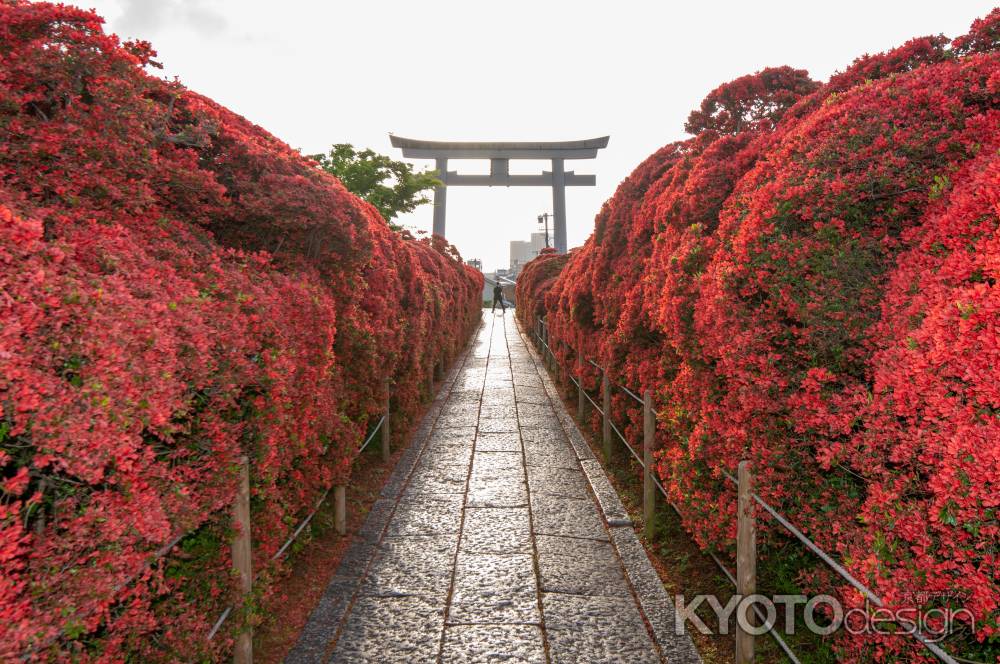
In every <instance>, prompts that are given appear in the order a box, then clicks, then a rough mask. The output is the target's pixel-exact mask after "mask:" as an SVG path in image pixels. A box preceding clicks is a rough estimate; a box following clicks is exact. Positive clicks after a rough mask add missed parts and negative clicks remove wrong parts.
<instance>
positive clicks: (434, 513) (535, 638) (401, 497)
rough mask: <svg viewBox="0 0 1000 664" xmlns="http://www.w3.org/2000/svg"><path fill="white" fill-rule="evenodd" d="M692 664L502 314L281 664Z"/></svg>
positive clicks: (487, 324)
mask: <svg viewBox="0 0 1000 664" xmlns="http://www.w3.org/2000/svg"><path fill="white" fill-rule="evenodd" d="M435 661H440V662H630V663H632V662H635V663H638V662H669V663H670V664H694V663H696V662H700V661H701V660H700V658H699V657H698V654H697V652H696V650H695V649H694V646H693V644H692V643H691V641H690V638H689V637H688V636H687V635H683V636H677V635H676V634H675V628H674V610H673V604H672V601H671V599H670V598H669V597H668V596H667V594H666V592H665V591H664V589H663V586H662V584H661V583H660V580H659V578H658V577H657V575H656V572H655V571H654V570H653V568H652V566H651V565H650V563H649V559H648V558H647V557H646V553H645V551H644V550H643V548H642V545H641V544H640V543H639V541H638V540H637V539H636V536H635V533H634V531H633V528H632V526H631V523H630V521H629V520H628V516H627V514H626V512H625V510H624V509H623V508H622V505H621V502H620V501H619V499H618V496H617V495H616V494H615V491H614V489H613V488H612V487H611V485H610V484H609V483H608V480H607V477H606V476H605V474H604V471H603V469H602V468H601V466H600V464H599V463H598V462H597V461H596V460H595V459H594V458H593V454H591V451H590V448H589V446H588V445H587V444H586V442H585V441H584V439H583V438H582V436H581V434H580V433H579V431H578V430H577V429H576V427H575V425H574V423H573V421H572V419H571V418H570V416H569V415H568V414H567V413H566V411H565V409H564V408H563V405H562V402H561V401H560V400H559V397H558V395H557V393H556V391H555V388H554V387H553V385H552V383H551V381H550V380H549V378H548V376H547V374H546V373H545V369H544V367H543V366H542V364H541V359H540V357H539V356H538V355H537V354H536V353H535V351H534V349H533V348H531V347H529V346H528V344H527V343H526V341H525V339H524V338H523V337H522V333H521V331H520V330H519V328H518V326H517V325H516V324H515V322H514V317H513V315H507V316H502V315H500V314H497V315H493V314H490V313H488V312H486V313H484V319H483V326H482V327H481V328H480V331H479V335H478V337H477V339H476V341H475V343H474V345H473V346H472V347H471V348H470V349H469V350H468V351H467V353H466V355H465V356H464V358H463V359H462V360H461V361H459V362H457V363H456V367H455V368H454V369H453V370H452V371H451V373H450V374H449V376H448V377H447V379H446V380H445V382H444V384H443V386H442V387H441V390H440V392H439V394H438V396H437V398H436V399H435V402H434V404H433V406H432V408H431V410H430V412H429V413H428V414H427V416H426V417H425V418H424V420H423V421H422V423H421V426H420V428H419V429H418V431H417V432H416V434H415V436H414V439H413V442H412V443H411V446H410V448H409V449H408V450H407V451H406V452H405V453H404V456H403V457H402V458H401V459H400V461H399V464H398V465H397V467H396V470H395V471H394V473H393V475H392V477H391V478H390V480H389V482H388V484H387V485H386V487H385V489H384V490H383V492H382V497H381V498H380V499H379V500H378V501H376V503H375V504H374V506H373V508H372V511H371V513H370V514H369V515H368V518H367V520H366V522H365V524H364V526H363V527H362V530H361V532H359V534H358V535H357V536H356V537H355V540H354V542H353V543H352V545H351V547H350V548H349V550H348V552H347V554H346V555H345V557H344V560H343V561H342V562H341V565H340V567H339V568H338V570H337V574H336V575H335V576H334V577H333V579H332V581H331V582H330V585H329V587H328V588H327V590H326V593H325V594H324V596H323V598H322V600H321V601H320V603H319V605H318V606H317V607H316V609H315V610H314V611H313V613H312V615H311V617H310V619H309V622H308V624H307V625H306V627H305V629H304V630H303V632H302V634H301V636H300V638H299V641H298V643H297V644H296V646H295V648H294V649H293V650H292V652H291V653H290V654H289V656H288V658H287V660H286V662H288V663H291V664H300V663H314V662H435Z"/></svg>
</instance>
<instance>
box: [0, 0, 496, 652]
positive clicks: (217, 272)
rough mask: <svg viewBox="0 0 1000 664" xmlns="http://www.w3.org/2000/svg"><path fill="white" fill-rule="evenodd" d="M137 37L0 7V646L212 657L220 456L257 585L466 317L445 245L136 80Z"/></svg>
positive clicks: (408, 399) (74, 13)
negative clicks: (122, 39)
mask: <svg viewBox="0 0 1000 664" xmlns="http://www.w3.org/2000/svg"><path fill="white" fill-rule="evenodd" d="M154 55H155V54H154V53H153V52H152V51H151V50H150V49H149V46H148V44H142V43H129V44H121V43H119V41H118V39H117V38H115V37H114V36H109V35H105V34H103V32H102V28H101V19H99V18H98V17H97V16H95V15H94V14H92V13H90V12H86V11H82V10H78V9H74V8H70V7H64V6H59V5H51V4H41V3H40V4H28V3H26V2H21V1H20V0H14V1H11V0H4V1H3V2H0V130H2V132H3V141H2V142H0V238H2V241H0V404H2V414H0V415H2V419H0V472H2V476H0V659H4V660H7V659H13V658H15V657H17V656H18V654H23V653H26V652H33V651H34V652H35V654H36V655H37V657H38V658H40V659H45V660H50V659H62V658H65V657H69V656H73V657H76V658H77V659H79V660H81V661H85V660H90V659H95V660H102V661H117V660H121V659H124V658H126V657H131V658H137V659H139V660H142V661H156V660H165V661H176V660H183V661H194V660H199V659H205V658H211V659H215V658H220V657H222V656H223V653H224V652H225V651H226V649H227V648H228V645H229V643H230V640H229V635H231V634H232V630H233V629H235V628H236V627H237V626H238V624H239V623H240V618H241V617H245V618H248V619H252V616H250V615H247V616H238V617H237V619H234V620H230V622H229V625H228V627H227V631H224V632H223V633H222V634H221V635H220V636H219V637H217V638H216V639H215V640H214V641H213V642H212V643H209V642H207V641H206V639H205V636H207V633H208V630H209V629H210V627H211V623H212V622H213V621H214V619H215V618H216V617H217V616H218V614H219V612H220V611H221V610H222V608H224V607H225V606H226V605H228V604H229V602H230V596H229V592H230V588H231V584H230V582H229V581H228V574H229V567H230V561H229V557H228V545H227V541H228V537H229V535H230V533H229V532H228V531H227V528H228V526H227V523H228V509H229V506H230V504H231V497H232V496H233V493H234V489H235V479H236V474H235V468H236V465H235V462H236V460H237V459H238V458H239V456H240V455H243V454H246V455H249V457H250V459H251V483H252V513H253V523H254V530H253V537H254V561H255V565H256V567H257V574H258V580H257V583H256V587H257V590H258V592H260V593H267V592H269V591H270V588H271V585H270V583H269V581H270V580H271V579H272V577H273V575H274V574H275V572H277V571H279V570H277V569H276V568H275V567H274V566H269V565H268V564H267V563H266V561H267V560H269V558H270V556H271V555H272V554H273V553H274V552H275V551H276V550H277V548H278V547H279V546H280V544H281V543H282V541H284V539H285V538H286V537H287V536H288V535H289V533H290V532H291V529H292V528H294V527H295V525H296V524H297V522H298V521H299V520H300V519H301V517H302V516H303V515H304V514H305V512H307V511H308V509H309V508H310V507H311V506H312V505H313V504H314V503H315V501H316V500H317V498H318V496H319V495H320V494H321V493H322V492H323V491H324V490H325V489H326V488H327V487H329V486H330V485H331V484H332V483H334V482H339V481H343V480H345V479H346V478H347V476H348V474H349V472H350V465H351V460H352V459H353V458H354V456H355V455H356V450H357V448H358V445H359V443H360V439H361V437H362V435H363V433H364V432H365V430H366V429H367V428H368V427H370V426H371V424H372V423H373V421H374V420H375V419H377V417H378V415H379V411H380V404H381V403H382V401H383V399H384V397H385V388H384V384H385V381H387V380H388V381H391V384H392V386H391V394H392V398H393V409H394V411H395V412H396V413H397V416H398V417H399V419H400V421H403V420H405V419H406V418H407V417H409V416H412V415H414V414H415V413H416V412H417V409H418V408H419V404H420V401H421V399H422V398H423V397H425V396H426V395H425V394H422V390H426V387H425V386H426V377H427V375H428V374H429V373H430V372H431V371H432V368H433V364H434V363H435V362H436V361H438V360H447V359H450V358H452V357H454V356H455V355H456V353H457V352H458V350H459V348H460V346H461V345H462V344H463V342H464V341H465V339H467V338H468V335H469V334H470V332H471V331H472V329H473V328H474V326H475V325H476V324H477V322H478V320H479V308H480V293H481V292H482V277H481V275H479V274H478V273H477V272H476V271H474V270H472V269H471V268H468V267H466V266H465V265H463V264H462V262H461V260H460V259H459V257H458V256H457V254H455V252H454V250H453V249H452V248H450V247H447V246H445V245H443V243H439V242H435V243H432V242H430V241H427V240H415V239H413V238H412V237H408V236H401V235H399V234H397V233H394V232H392V231H391V230H390V229H389V227H388V225H387V224H386V223H385V221H384V220H383V219H382V218H381V217H379V215H378V213H377V212H376V211H375V210H374V208H373V207H371V206H370V205H368V204H366V203H364V202H362V201H360V200H359V199H358V198H356V197H355V196H353V195H352V194H350V193H349V192H348V191H347V190H346V189H344V187H343V186H342V185H341V184H340V183H339V182H338V181H337V180H336V179H335V178H333V177H331V176H329V175H327V174H326V173H324V172H322V171H321V170H320V169H319V168H318V167H317V166H316V165H315V164H314V163H312V162H311V161H309V160H308V159H305V158H304V157H302V156H301V155H300V154H299V153H297V152H296V151H294V150H292V149H290V148H289V147H288V146H287V145H285V144H284V143H281V142H280V141H278V140H277V139H275V138H274V137H273V136H271V135H270V134H268V133H267V132H265V131H264V130H262V129H260V128H259V127H256V126H254V125H252V124H251V123H249V122H247V121H246V120H244V119H243V118H241V117H239V116H237V115H235V114H233V113H231V112H230V111H228V110H226V109H224V108H222V107H220V106H218V105H217V104H215V103H213V102H212V101H210V100H208V99H206V98H204V97H201V96H199V95H196V94H194V93H191V92H189V91H187V90H185V89H183V88H182V87H181V86H180V85H178V84H176V83H169V82H165V81H163V80H160V79H157V78H155V77H152V76H149V75H147V74H146V73H145V71H144V69H145V67H147V66H154V65H155V63H153V61H152V60H151V57H153V56H154ZM185 533H192V534H190V535H188V536H187V537H185V538H184V539H183V540H182V541H181V542H180V544H179V545H178V547H177V548H176V550H175V552H174V553H172V554H171V555H170V556H168V557H167V558H166V559H164V561H163V562H162V563H159V564H154V565H152V566H151V567H147V566H146V565H145V563H147V562H148V561H150V560H151V559H152V558H153V557H154V554H155V552H157V550H158V549H160V547H162V546H163V545H164V544H165V543H167V542H169V541H171V540H172V539H173V538H174V537H176V536H178V535H182V534H185ZM136 574H138V577H135V576H134V575H136Z"/></svg>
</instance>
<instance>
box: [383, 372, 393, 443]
mask: <svg viewBox="0 0 1000 664" xmlns="http://www.w3.org/2000/svg"><path fill="white" fill-rule="evenodd" d="M390 436H391V432H390V431H389V381H388V380H386V381H385V410H384V411H383V412H382V461H385V462H388V461H389V457H391V456H392V448H391V446H390V441H391V437H390Z"/></svg>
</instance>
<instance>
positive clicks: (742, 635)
mask: <svg viewBox="0 0 1000 664" xmlns="http://www.w3.org/2000/svg"><path fill="white" fill-rule="evenodd" d="M737 479H738V481H739V488H738V492H739V493H738V496H739V497H738V499H737V506H736V507H737V527H736V594H738V595H741V596H742V597H749V596H750V595H753V594H754V593H756V592H757V526H756V524H755V521H754V509H753V474H752V473H751V470H750V462H749V461H740V466H739V477H738V478H737ZM745 611H746V613H745V618H744V620H745V622H746V624H748V625H753V624H754V622H753V618H752V616H753V609H752V607H751V606H750V605H747V606H746V607H745ZM753 639H754V637H753V634H750V633H748V632H746V631H745V630H744V629H742V628H741V627H740V625H739V621H737V624H736V664H750V663H751V662H753Z"/></svg>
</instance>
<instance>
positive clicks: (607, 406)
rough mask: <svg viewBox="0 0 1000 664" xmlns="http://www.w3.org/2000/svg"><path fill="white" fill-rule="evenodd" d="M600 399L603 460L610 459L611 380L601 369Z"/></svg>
mask: <svg viewBox="0 0 1000 664" xmlns="http://www.w3.org/2000/svg"><path fill="white" fill-rule="evenodd" d="M601 399H602V402H603V405H602V406H601V408H602V409H603V410H604V421H603V422H602V424H603V431H602V433H603V434H604V460H605V461H608V462H610V461H611V381H610V380H608V372H607V371H601Z"/></svg>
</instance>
